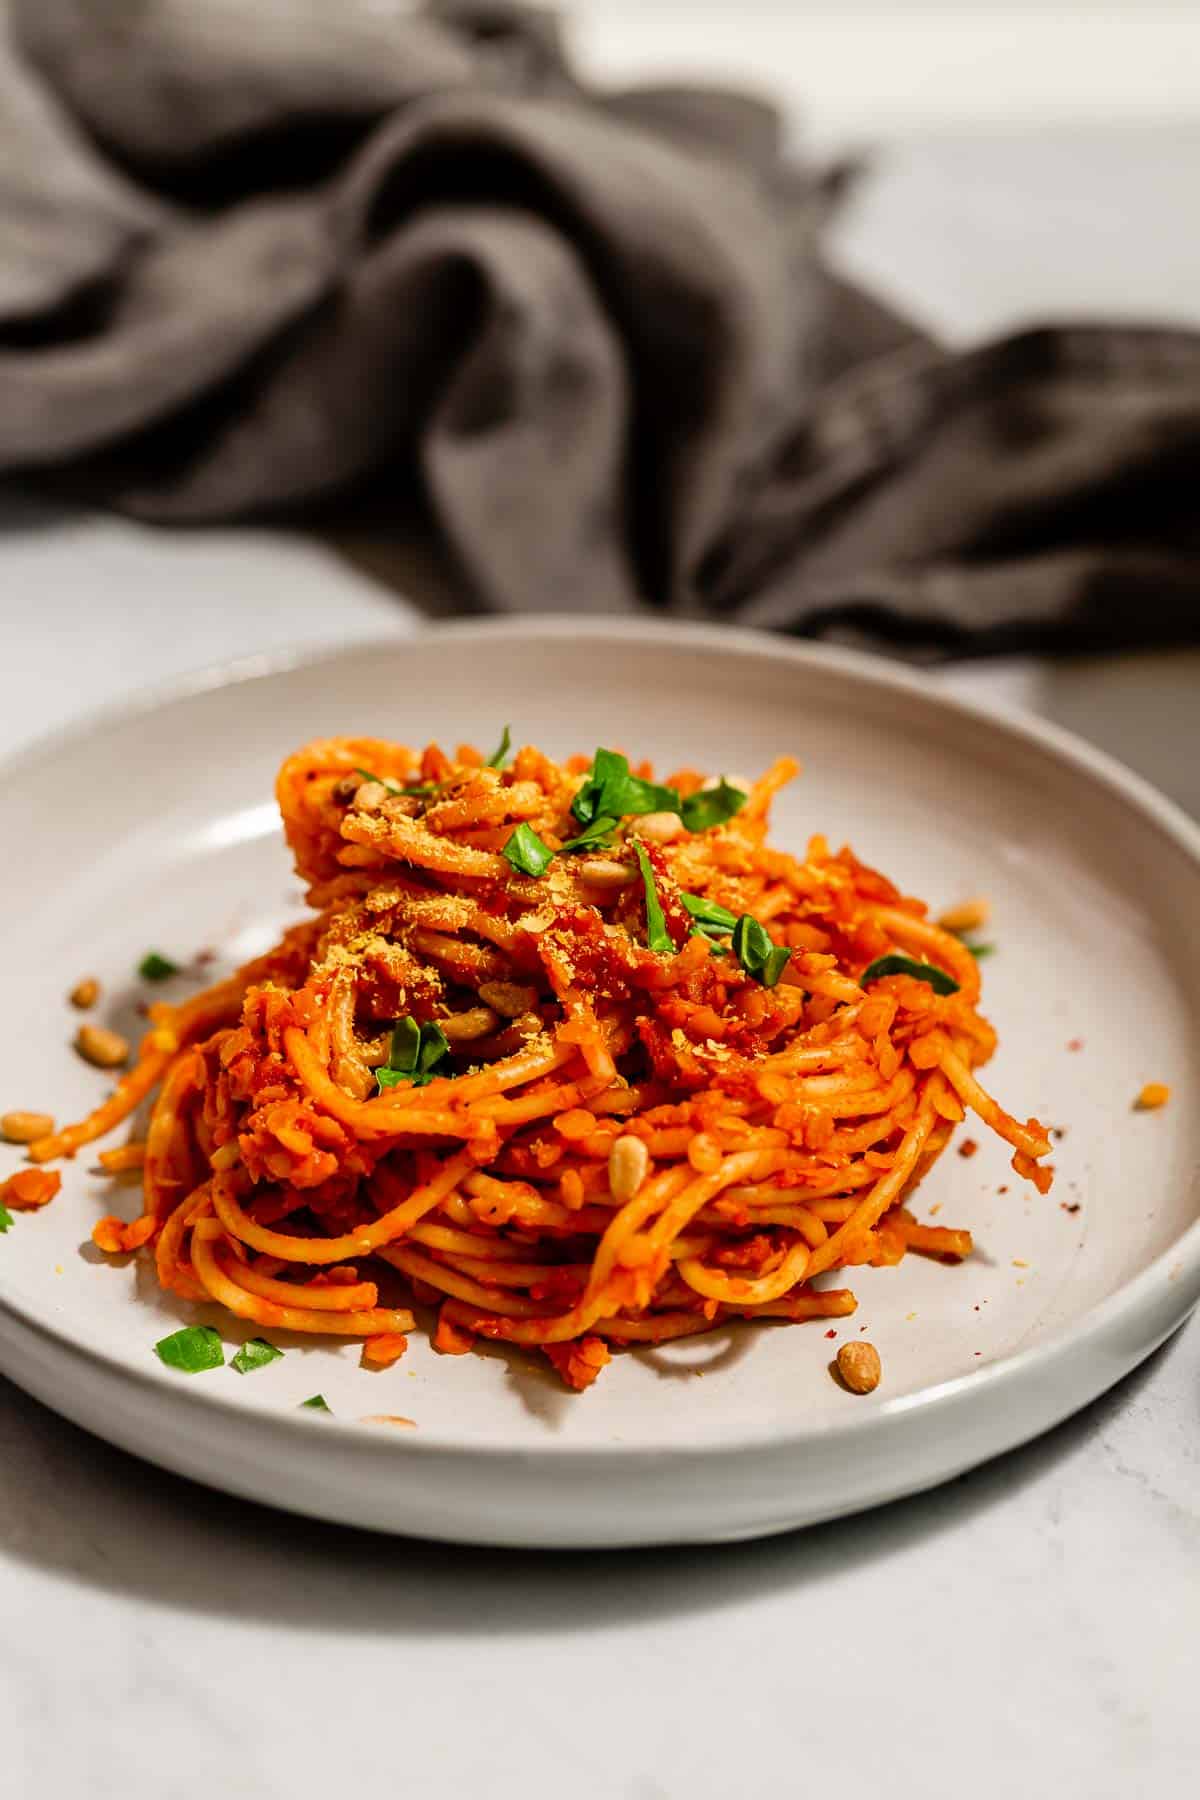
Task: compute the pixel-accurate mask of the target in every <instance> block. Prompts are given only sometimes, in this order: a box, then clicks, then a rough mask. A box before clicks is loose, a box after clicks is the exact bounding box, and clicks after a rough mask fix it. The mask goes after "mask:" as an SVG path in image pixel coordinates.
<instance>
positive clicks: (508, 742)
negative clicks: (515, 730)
mask: <svg viewBox="0 0 1200 1800" xmlns="http://www.w3.org/2000/svg"><path fill="white" fill-rule="evenodd" d="M511 749H512V732H511V731H510V730H509V728H508V726H507V725H506V726H505V727H504V736H503V737H502V738H501V739H500V743H499V747H498V748H497V749H495V750H493V751H492V754H491V755H490V756H489V757H488V759H487V764H486V766H487V767H488V768H489V769H502V768H503V767H504V765H505V763H506V762H507V761H508V753H509V751H510V750H511Z"/></svg>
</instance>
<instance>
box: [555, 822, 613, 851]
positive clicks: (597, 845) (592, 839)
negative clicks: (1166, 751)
mask: <svg viewBox="0 0 1200 1800" xmlns="http://www.w3.org/2000/svg"><path fill="white" fill-rule="evenodd" d="M620 823H621V821H620V819H610V818H609V816H608V814H607V813H601V814H600V815H599V817H598V818H595V819H593V820H592V822H591V824H590V825H586V826H585V827H584V829H583V830H582V831H581V832H580V834H579V836H578V837H573V838H568V839H567V842H566V843H565V844H564V845H563V847H562V848H563V852H564V854H567V853H570V852H572V851H575V850H606V849H607V848H608V846H609V844H611V843H612V839H613V833H614V831H616V829H617V827H618V826H619V825H620Z"/></svg>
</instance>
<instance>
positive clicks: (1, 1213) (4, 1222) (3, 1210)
mask: <svg viewBox="0 0 1200 1800" xmlns="http://www.w3.org/2000/svg"><path fill="white" fill-rule="evenodd" d="M12 1222H13V1220H12V1214H11V1213H10V1212H9V1210H8V1208H7V1206H0V1234H3V1233H4V1232H6V1231H7V1230H8V1229H9V1227H10V1226H11V1224H12Z"/></svg>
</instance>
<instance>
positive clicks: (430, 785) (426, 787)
mask: <svg viewBox="0 0 1200 1800" xmlns="http://www.w3.org/2000/svg"><path fill="white" fill-rule="evenodd" d="M354 773H355V774H356V775H361V776H362V778H363V780H364V781H377V782H378V783H379V785H380V787H382V788H386V789H387V791H388V793H389V794H390V795H391V796H392V798H393V799H394V800H402V799H403V798H404V797H405V795H406V794H440V793H441V791H442V784H441V782H440V781H415V782H413V783H412V784H411V785H410V786H408V787H400V786H398V785H397V783H396V782H394V781H389V780H388V778H387V776H386V775H376V774H375V773H374V771H373V770H371V769H357V768H356V769H355V771H354Z"/></svg>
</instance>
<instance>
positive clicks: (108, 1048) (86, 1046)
mask: <svg viewBox="0 0 1200 1800" xmlns="http://www.w3.org/2000/svg"><path fill="white" fill-rule="evenodd" d="M75 1048H76V1049H77V1050H78V1052H79V1054H80V1056H82V1057H83V1059H84V1061H85V1062H90V1063H94V1064H95V1065H96V1067H97V1068H98V1069H118V1068H120V1066H121V1064H122V1063H123V1062H127V1061H128V1060H129V1044H128V1042H127V1040H126V1039H125V1038H123V1037H122V1036H121V1034H120V1032H119V1031H109V1030H108V1028H107V1026H104V1025H81V1026H80V1027H79V1030H78V1031H77V1032H76V1033H75Z"/></svg>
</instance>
